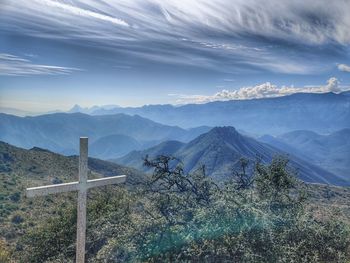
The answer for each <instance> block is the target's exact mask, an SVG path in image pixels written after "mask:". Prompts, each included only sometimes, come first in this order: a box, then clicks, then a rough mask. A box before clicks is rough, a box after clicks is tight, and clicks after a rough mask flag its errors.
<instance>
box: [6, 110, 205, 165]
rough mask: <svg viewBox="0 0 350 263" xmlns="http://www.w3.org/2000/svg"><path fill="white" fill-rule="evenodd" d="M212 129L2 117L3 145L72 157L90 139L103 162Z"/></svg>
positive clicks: (122, 118) (87, 118) (104, 119)
mask: <svg viewBox="0 0 350 263" xmlns="http://www.w3.org/2000/svg"><path fill="white" fill-rule="evenodd" d="M209 129H210V127H206V126H202V127H197V128H193V129H187V130H186V129H182V128H180V127H177V126H169V125H162V124H160V123H156V122H154V121H151V120H148V119H145V118H142V117H140V116H138V115H134V116H130V115H126V114H114V115H105V116H91V115H87V114H82V113H71V114H68V113H55V114H47V115H40V116H35V117H18V116H13V115H8V114H0V140H2V141H5V142H7V143H10V144H13V145H15V146H18V147H22V148H27V149H29V148H32V147H34V146H37V147H41V148H45V149H48V150H51V151H54V152H58V153H63V154H66V155H70V154H75V153H77V152H76V149H78V140H77V138H79V137H80V136H88V137H89V138H90V143H91V144H90V146H91V147H92V149H91V152H92V154H93V156H95V157H100V158H104V157H108V158H113V157H114V158H116V157H118V156H120V155H123V154H125V153H126V152H128V151H130V150H134V149H139V148H140V147H141V148H144V147H149V146H151V145H155V144H157V143H159V142H161V141H164V140H169V139H175V140H181V141H189V140H191V139H193V138H195V137H196V136H198V135H199V134H201V133H203V132H205V131H208V130H209ZM105 146H107V147H109V149H106V148H105ZM113 147H115V148H113ZM133 147H134V148H133ZM103 148H104V149H103ZM109 154H111V155H109ZM114 154H115V155H114Z"/></svg>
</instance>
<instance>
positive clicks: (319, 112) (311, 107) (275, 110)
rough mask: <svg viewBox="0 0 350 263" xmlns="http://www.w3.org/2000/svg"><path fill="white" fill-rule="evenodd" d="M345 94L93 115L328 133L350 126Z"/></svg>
mask: <svg viewBox="0 0 350 263" xmlns="http://www.w3.org/2000/svg"><path fill="white" fill-rule="evenodd" d="M347 94H348V93H346V92H344V93H340V94H335V93H321V94H312V93H299V94H293V95H289V96H284V97H278V98H265V99H252V100H231V101H217V102H210V103H205V104H187V105H182V106H172V105H147V106H143V107H138V108H130V107H129V108H115V109H111V110H102V109H99V110H96V111H94V112H92V113H91V114H93V115H103V114H115V113H126V114H138V115H140V116H142V117H145V118H148V119H151V120H153V121H157V122H160V123H164V124H168V125H178V126H180V127H195V126H201V125H208V126H212V127H213V126H234V127H236V128H237V129H238V130H241V129H242V130H246V131H247V132H250V133H257V134H260V135H263V134H272V135H277V134H281V133H285V132H289V131H293V130H301V129H303V130H314V131H317V132H320V133H329V132H333V131H336V130H339V129H343V128H347V127H348V126H349V123H350V97H349V96H348V95H347Z"/></svg>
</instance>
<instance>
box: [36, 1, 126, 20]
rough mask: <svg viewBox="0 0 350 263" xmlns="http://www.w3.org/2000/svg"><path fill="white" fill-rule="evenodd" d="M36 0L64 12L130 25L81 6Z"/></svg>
mask: <svg viewBox="0 0 350 263" xmlns="http://www.w3.org/2000/svg"><path fill="white" fill-rule="evenodd" d="M35 1H37V2H38V3H39V4H43V5H46V6H47V7H51V8H57V9H60V10H61V11H62V12H68V13H70V14H72V15H76V16H82V17H85V18H92V19H98V20H102V21H106V22H110V23H112V24H115V25H119V26H129V24H128V23H126V22H125V21H124V20H122V19H119V18H115V17H113V16H109V15H104V14H101V13H98V12H93V11H90V10H86V9H84V8H81V7H76V6H73V5H69V4H66V3H60V2H56V1H51V0H35Z"/></svg>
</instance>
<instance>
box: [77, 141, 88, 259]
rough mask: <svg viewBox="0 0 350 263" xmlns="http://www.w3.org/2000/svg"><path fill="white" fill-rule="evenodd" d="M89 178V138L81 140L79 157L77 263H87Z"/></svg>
mask: <svg viewBox="0 0 350 263" xmlns="http://www.w3.org/2000/svg"><path fill="white" fill-rule="evenodd" d="M87 176H88V138H87V137H81V138H80V155H79V191H78V211H77V217H78V218H77V245H76V246H77V250H76V262H77V263H84V262H85V235H86V198H87Z"/></svg>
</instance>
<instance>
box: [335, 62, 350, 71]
mask: <svg viewBox="0 0 350 263" xmlns="http://www.w3.org/2000/svg"><path fill="white" fill-rule="evenodd" d="M338 69H339V70H340V71H344V72H350V66H349V65H346V64H339V65H338Z"/></svg>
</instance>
